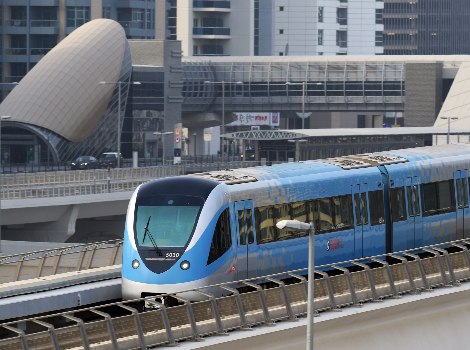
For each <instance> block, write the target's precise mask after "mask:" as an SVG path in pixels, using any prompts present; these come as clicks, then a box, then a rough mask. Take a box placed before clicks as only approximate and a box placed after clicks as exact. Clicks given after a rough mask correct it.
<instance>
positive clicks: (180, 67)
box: [0, 19, 470, 164]
mask: <svg viewBox="0 0 470 350" xmlns="http://www.w3.org/2000/svg"><path fill="white" fill-rule="evenodd" d="M469 61H470V56H337V57H331V56H329V57H328V56H314V57H294V56H284V57H274V56H273V57H271V56H269V57H268V56H266V57H261V56H256V57H253V56H246V57H245V56H244V57H241V56H238V57H234V56H228V57H212V58H207V57H192V58H184V57H182V51H181V45H180V43H179V42H178V41H158V40H128V39H126V35H125V32H124V30H123V28H122V27H121V25H120V24H118V23H117V22H114V21H112V20H108V19H96V20H93V21H91V22H88V23H85V24H84V25H82V26H81V27H79V28H78V29H76V30H75V31H73V32H72V33H71V34H70V35H68V36H67V37H66V38H65V39H64V40H63V41H61V42H60V43H59V44H58V45H57V46H56V47H55V48H53V49H52V50H51V51H50V52H49V53H47V55H45V56H44V58H43V59H41V60H40V61H39V62H38V63H37V64H36V65H35V66H34V68H33V69H32V70H31V71H30V72H29V73H28V74H27V75H26V76H25V77H24V78H23V79H22V80H21V81H20V82H19V83H18V85H16V86H15V87H14V89H13V90H12V91H11V92H10V94H9V95H8V96H7V97H6V98H5V100H4V101H3V103H2V104H1V105H0V116H1V117H2V122H1V124H0V127H1V143H2V144H1V160H2V164H5V163H7V162H9V163H24V162H33V163H42V162H45V161H46V160H53V161H55V162H62V161H69V160H71V159H73V158H75V157H76V156H78V155H83V154H90V155H98V154H100V153H101V152H105V151H116V148H117V144H118V143H119V145H120V149H121V152H122V153H123V156H124V157H125V158H130V157H131V156H132V154H133V153H136V154H137V155H138V157H139V158H146V157H157V156H161V152H162V151H163V150H164V149H165V150H166V151H165V153H166V156H172V155H173V154H177V153H178V152H181V149H182V148H184V145H183V143H184V141H185V140H192V139H194V140H193V142H194V143H193V147H190V148H189V152H188V154H190V155H194V154H196V155H202V154H208V153H212V152H213V151H211V150H210V149H209V150H208V148H207V147H206V146H207V140H205V139H204V136H205V135H204V134H205V133H206V134H207V132H206V131H205V128H211V127H212V129H215V133H214V134H213V135H212V138H213V140H218V139H219V138H220V134H218V128H215V127H218V126H220V125H221V124H224V127H225V126H227V125H229V123H230V122H231V121H232V120H233V118H232V114H233V113H234V112H254V113H257V112H259V113H261V112H279V114H280V124H279V129H280V130H284V131H285V133H283V132H282V131H280V132H277V134H276V135H277V136H275V137H272V135H274V134H272V133H271V132H272V131H273V130H272V128H271V127H269V126H268V127H261V130H260V132H263V131H266V132H267V134H266V135H267V136H266V135H264V136H263V135H261V134H260V133H257V132H255V133H250V126H249V125H247V126H246V127H247V128H246V129H245V130H241V131H239V132H240V133H237V132H236V130H232V128H230V127H225V133H226V135H224V136H225V137H226V138H228V139H237V138H238V139H244V140H250V139H251V140H252V141H256V142H257V149H258V151H257V157H261V158H267V159H268V160H287V159H288V158H291V157H293V152H297V154H299V153H300V154H303V156H301V157H300V158H306V157H309V158H310V157H324V156H325V155H326V156H328V154H327V150H328V149H331V148H332V147H331V142H333V143H334V144H335V147H337V146H338V145H339V144H341V142H339V141H341V140H343V141H344V143H351V142H352V141H351V140H353V138H354V140H356V141H357V140H359V139H361V140H362V139H363V140H364V142H365V143H366V144H367V143H368V142H369V141H370V140H374V141H373V142H369V143H370V146H371V147H369V150H373V149H372V146H374V147H376V148H377V145H381V146H385V147H388V149H390V148H398V147H409V146H410V145H411V144H414V145H425V144H430V143H432V142H433V135H441V136H440V139H441V140H442V138H444V139H445V134H446V132H448V131H449V130H448V129H449V128H450V122H449V128H448V120H444V119H441V118H440V117H441V116H445V117H447V113H451V114H449V116H451V117H455V118H456V119H455V120H454V119H452V134H457V133H458V134H460V135H459V140H460V141H464V140H466V137H467V138H468V136H465V135H467V131H466V130H468V129H469V128H468V127H467V126H466V120H465V117H466V116H467V115H466V114H467V111H466V110H467V108H466V103H467V102H466V101H463V100H461V99H460V100H459V99H458V98H457V97H458V96H459V95H461V92H462V91H465V90H466V89H467V87H466V84H465V83H464V81H465V77H466V75H468V63H469ZM454 81H455V82H457V84H456V83H455V82H454ZM467 90H468V89H467ZM444 101H446V102H445V103H444ZM301 111H303V112H304V114H303V116H306V118H305V119H304V120H302V119H301V118H299V117H298V115H299V114H298V113H299V112H301ZM307 114H308V115H307ZM457 118H458V119H457ZM384 122H387V123H389V124H391V125H389V126H398V125H399V126H401V128H398V127H396V128H388V129H393V130H387V131H386V132H382V130H385V129H383V126H384V125H383V124H384ZM302 126H304V129H302ZM433 126H435V127H437V128H434V129H432V128H431V129H429V130H428V129H422V128H423V127H433ZM181 127H183V128H187V129H188V130H189V131H188V134H186V135H183V134H181V135H179V133H180V132H181ZM408 127H414V128H415V129H410V128H408ZM416 127H417V128H416ZM342 128H344V129H345V130H346V129H348V130H351V129H359V130H360V131H359V135H348V133H347V132H344V133H343V134H342V135H339V134H338V133H341V129H342ZM327 129H328V130H329V129H337V130H339V131H336V132H324V131H322V130H327ZM366 129H374V130H372V131H370V130H368V131H366ZM164 133H166V134H170V133H173V134H172V135H173V136H172V137H164V135H163V134H164ZM269 135H271V136H269ZM381 135H382V136H383V137H379V136H381ZM322 137H332V138H333V139H328V142H322V144H323V145H324V146H325V143H326V147H324V148H325V152H326V153H325V152H317V151H318V149H314V148H312V147H314V145H315V144H316V145H318V144H319V138H322ZM339 137H342V139H340V138H339ZM358 137H359V139H358ZM314 138H316V139H315V140H314ZM303 139H307V142H295V141H299V140H303ZM437 139H439V138H437V137H435V140H437ZM322 140H323V141H326V139H325V138H323V139H322ZM331 140H333V141H331ZM335 140H336V141H335ZM367 140H369V141H367ZM407 140H409V142H408V141H407ZM356 141H354V142H356ZM361 142H362V141H361ZM163 143H164V144H163ZM328 144H330V145H329V146H328ZM361 144H362V143H361ZM164 146H166V147H164ZM273 147H274V149H271V148H273ZM361 147H362V146H361ZM283 148H285V149H283ZM299 148H300V150H299ZM345 148H349V149H350V148H351V147H349V146H348V147H345ZM356 148H357V150H359V149H361V150H362V151H361V152H363V151H368V148H367V147H365V148H364V147H362V148H360V147H359V148H358V147H356ZM376 148H375V150H382V149H376ZM157 153H158V154H157ZM296 158H297V157H296Z"/></svg>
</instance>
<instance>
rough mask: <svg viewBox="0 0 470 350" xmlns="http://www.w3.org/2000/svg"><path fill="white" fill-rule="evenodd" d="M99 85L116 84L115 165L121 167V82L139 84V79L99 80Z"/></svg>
mask: <svg viewBox="0 0 470 350" xmlns="http://www.w3.org/2000/svg"><path fill="white" fill-rule="evenodd" d="M99 83H100V84H101V85H106V84H112V85H116V84H117V86H118V118H117V119H118V121H117V153H118V158H117V167H118V168H120V167H121V86H122V84H132V85H140V82H139V81H133V82H128V81H100V82H99Z"/></svg>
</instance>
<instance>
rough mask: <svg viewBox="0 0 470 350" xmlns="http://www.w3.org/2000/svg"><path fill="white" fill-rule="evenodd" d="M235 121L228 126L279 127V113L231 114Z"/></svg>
mask: <svg viewBox="0 0 470 350" xmlns="http://www.w3.org/2000/svg"><path fill="white" fill-rule="evenodd" d="M233 116H234V119H235V121H233V122H232V123H230V124H228V125H230V126H239V125H244V126H250V125H267V126H279V118H280V116H279V112H237V113H233Z"/></svg>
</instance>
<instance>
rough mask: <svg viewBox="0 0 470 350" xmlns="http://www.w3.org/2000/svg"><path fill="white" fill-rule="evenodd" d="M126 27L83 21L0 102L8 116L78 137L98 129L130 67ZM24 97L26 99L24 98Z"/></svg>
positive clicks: (104, 21) (70, 138)
mask: <svg viewBox="0 0 470 350" xmlns="http://www.w3.org/2000/svg"><path fill="white" fill-rule="evenodd" d="M126 55H128V56H127V57H130V50H129V47H128V42H127V39H126V35H125V32H124V29H123V28H122V27H121V25H120V24H119V23H117V22H115V21H112V20H108V19H96V20H93V21H91V22H88V23H86V24H84V25H83V26H81V27H79V28H78V29H76V30H75V31H73V32H72V33H71V34H70V35H69V36H68V37H66V38H65V39H64V40H63V41H61V42H60V43H59V44H58V45H57V46H56V47H55V48H53V49H52V50H51V51H50V52H49V53H48V54H47V55H46V56H45V57H44V58H42V59H41V60H40V61H39V63H38V64H37V65H36V66H35V67H34V68H33V69H32V70H31V71H30V72H29V73H28V74H27V75H26V76H25V77H24V78H23V79H22V80H21V82H20V83H19V85H18V86H16V87H15V88H14V89H13V91H12V92H11V93H10V94H9V95H8V96H7V98H6V99H5V100H4V101H3V102H2V104H1V105H0V115H9V116H11V119H10V120H9V121H12V122H19V123H25V124H29V125H32V126H37V127H42V128H46V129H49V130H51V131H53V132H55V133H56V134H58V135H60V136H62V137H63V138H65V139H67V140H68V141H72V142H80V141H83V140H85V139H86V138H87V137H89V136H90V135H92V133H93V132H94V131H95V130H96V129H97V126H98V124H99V123H100V120H101V119H102V118H103V115H105V112H106V110H107V107H108V105H109V103H110V100H111V98H112V93H113V91H114V90H115V88H116V86H113V85H112V84H109V85H101V84H99V82H100V81H107V82H116V81H119V80H120V78H121V77H122V75H123V72H124V73H126V72H127V74H130V71H131V69H132V65H131V61H130V59H129V60H128V61H129V62H127V59H126ZM26 98H27V100H26V101H25V99H26Z"/></svg>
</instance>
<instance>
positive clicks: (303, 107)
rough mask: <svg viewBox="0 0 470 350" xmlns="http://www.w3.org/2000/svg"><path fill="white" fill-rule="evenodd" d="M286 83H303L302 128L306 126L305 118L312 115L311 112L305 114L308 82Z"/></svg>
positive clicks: (287, 83) (289, 83)
mask: <svg viewBox="0 0 470 350" xmlns="http://www.w3.org/2000/svg"><path fill="white" fill-rule="evenodd" d="M286 85H302V115H300V118H301V119H302V129H304V128H305V118H307V117H308V116H310V113H308V116H307V115H305V91H306V85H307V82H306V81H303V82H301V83H291V82H290V81H288V82H286Z"/></svg>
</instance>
